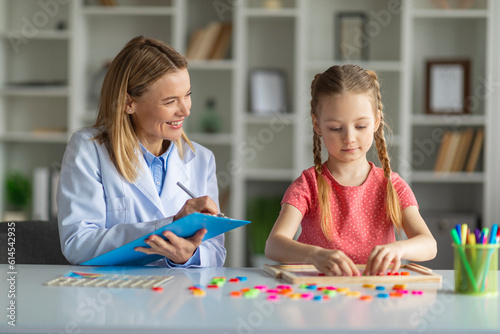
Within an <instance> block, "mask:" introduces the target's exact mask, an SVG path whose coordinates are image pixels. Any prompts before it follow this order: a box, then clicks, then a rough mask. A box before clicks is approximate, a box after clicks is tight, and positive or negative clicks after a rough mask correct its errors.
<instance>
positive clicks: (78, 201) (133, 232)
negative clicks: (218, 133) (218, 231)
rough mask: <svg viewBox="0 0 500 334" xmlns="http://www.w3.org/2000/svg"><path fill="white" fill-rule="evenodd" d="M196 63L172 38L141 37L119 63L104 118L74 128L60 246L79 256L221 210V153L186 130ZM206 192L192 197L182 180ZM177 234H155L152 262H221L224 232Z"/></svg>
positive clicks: (74, 258)
mask: <svg viewBox="0 0 500 334" xmlns="http://www.w3.org/2000/svg"><path fill="white" fill-rule="evenodd" d="M190 108H191V84H190V79H189V73H188V70H187V62H186V60H185V59H184V57H182V56H181V55H180V54H179V53H178V52H176V51H175V50H174V49H172V48H171V47H170V46H168V45H167V44H165V43H163V42H161V41H158V40H155V39H151V38H145V37H142V36H141V37H136V38H134V39H132V40H131V41H130V42H129V43H128V44H127V45H126V46H125V47H124V48H123V50H121V51H120V53H119V54H118V55H117V56H116V57H115V59H114V60H113V61H112V63H111V64H110V67H109V69H108V71H107V73H106V77H105V79H104V83H103V87H102V91H101V96H100V101H99V112H98V116H97V121H96V123H95V124H94V126H93V127H91V128H86V129H82V130H80V131H77V132H76V133H74V134H73V136H72V138H71V140H70V142H69V144H68V146H67V149H66V152H65V154H64V158H63V163H62V169H61V178H60V183H59V190H58V199H57V202H58V208H59V212H58V221H59V231H60V236H61V247H62V250H63V253H64V255H65V256H66V258H67V259H68V261H69V262H70V263H72V264H80V263H82V262H85V261H87V260H90V259H92V258H94V257H96V256H98V255H101V254H103V253H106V252H108V251H110V250H113V249H115V248H117V247H120V246H122V245H124V244H126V243H128V242H130V241H132V240H135V239H137V238H138V237H140V236H142V235H145V234H147V233H150V232H152V231H154V230H156V229H158V228H159V227H161V226H157V225H156V224H155V223H152V221H155V220H158V219H162V218H168V219H167V223H168V222H171V221H173V220H176V219H179V218H181V217H183V216H185V215H187V214H190V213H193V212H207V213H212V214H215V213H218V212H219V209H218V188H217V180H216V176H215V158H214V156H213V154H212V152H210V151H209V150H208V149H206V148H204V147H202V146H200V145H198V144H196V143H194V142H190V141H189V139H188V137H187V136H186V134H185V133H184V131H183V129H182V125H183V121H184V119H185V118H186V117H188V116H189V114H190ZM177 182H181V183H183V184H184V185H185V186H186V187H187V188H189V189H190V190H191V191H192V192H193V193H195V194H197V195H198V196H200V197H199V198H195V199H191V198H190V197H189V196H188V195H187V194H186V193H185V192H184V191H183V190H182V189H180V188H179V187H178V186H177V185H176V183H177ZM205 233H206V229H202V230H199V231H198V232H197V233H196V234H195V235H194V236H193V237H191V238H180V237H177V236H176V235H175V234H173V233H172V232H165V234H164V237H165V238H162V237H160V236H151V237H150V238H149V239H148V240H147V244H148V245H149V246H150V247H139V248H137V249H136V251H141V252H144V253H147V254H159V255H161V256H162V258H161V259H160V260H158V261H156V262H154V263H152V264H151V265H158V266H168V267H208V266H222V265H223V264H224V260H225V257H226V250H225V248H224V236H223V235H220V236H218V237H215V238H212V239H209V240H206V241H204V242H202V239H203V236H204V235H205Z"/></svg>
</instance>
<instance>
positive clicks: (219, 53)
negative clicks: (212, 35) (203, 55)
mask: <svg viewBox="0 0 500 334" xmlns="http://www.w3.org/2000/svg"><path fill="white" fill-rule="evenodd" d="M232 31H233V24H232V23H231V22H227V23H224V24H223V25H222V28H221V30H220V33H219V35H218V36H217V40H216V41H215V45H214V47H213V48H212V51H211V52H210V55H209V56H208V58H209V59H216V60H218V59H224V57H225V56H226V54H227V52H228V50H229V45H230V44H231V34H232Z"/></svg>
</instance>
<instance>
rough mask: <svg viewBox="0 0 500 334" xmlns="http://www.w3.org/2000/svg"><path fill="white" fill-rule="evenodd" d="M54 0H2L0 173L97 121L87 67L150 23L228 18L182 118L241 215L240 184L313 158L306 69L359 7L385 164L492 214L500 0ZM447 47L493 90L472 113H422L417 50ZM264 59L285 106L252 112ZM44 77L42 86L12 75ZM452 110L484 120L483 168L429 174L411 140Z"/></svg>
mask: <svg viewBox="0 0 500 334" xmlns="http://www.w3.org/2000/svg"><path fill="white" fill-rule="evenodd" d="M449 2H450V4H451V5H452V6H454V4H455V3H456V1H455V0H449ZM55 3H57V4H58V5H57V8H55V7H51V8H46V7H43V6H42V5H41V4H40V3H39V2H38V1H34V0H15V1H14V0H0V38H1V39H2V43H1V44H0V161H1V163H0V182H1V184H2V185H3V181H4V175H5V173H6V171H8V170H11V169H19V170H21V171H23V172H24V173H26V174H27V175H31V174H32V173H33V170H34V168H35V167H38V166H50V165H51V164H57V163H58V162H60V160H61V158H62V154H63V152H64V149H65V144H66V142H67V140H68V138H69V136H70V135H71V133H72V132H73V131H75V130H76V129H78V128H80V127H83V126H87V125H90V124H92V123H93V122H94V119H95V115H96V113H95V110H96V104H97V101H96V95H97V94H98V92H99V84H100V83H99V80H98V79H96V73H98V72H99V70H100V69H102V68H103V66H104V64H105V63H106V61H108V60H110V59H112V58H113V57H114V56H115V55H116V54H117V53H118V51H119V50H120V49H121V48H122V47H123V45H124V44H125V43H126V42H127V41H128V40H130V39H131V38H132V37H135V36H137V35H141V34H142V35H146V36H150V37H155V38H158V39H161V40H163V41H165V42H167V43H170V44H171V45H172V46H173V47H174V48H176V49H177V50H179V51H180V52H181V53H185V51H186V49H187V43H188V41H189V37H190V35H191V33H192V32H193V31H194V30H195V29H198V28H201V27H204V26H206V25H207V24H208V23H210V22H213V21H232V22H233V32H232V33H233V35H232V46H231V50H230V52H229V56H228V57H227V58H226V59H223V60H213V61H212V60H193V61H189V71H190V75H191V83H192V86H193V93H194V94H193V108H192V113H191V116H190V117H189V120H188V121H187V122H186V132H187V133H188V135H189V137H190V138H191V139H192V140H194V141H197V142H199V143H201V144H203V145H205V146H207V147H208V148H210V149H211V150H213V151H214V153H215V155H216V158H217V173H218V174H217V175H218V179H219V184H220V193H221V203H222V202H224V203H222V204H223V207H222V210H223V211H224V212H225V213H226V214H228V215H230V216H232V217H235V218H242V219H244V218H246V217H247V203H248V200H249V199H250V198H252V197H253V196H264V195H266V196H267V195H275V196H282V195H283V193H284V191H285V190H286V188H287V187H288V185H289V184H290V183H291V182H292V181H293V180H294V179H295V178H296V177H298V176H299V175H300V173H301V172H302V170H304V169H306V168H308V167H310V166H312V164H313V157H312V127H311V125H310V124H311V120H310V110H309V102H310V83H311V81H312V79H313V77H314V75H315V74H316V73H319V72H323V71H325V70H326V69H327V68H328V67H330V66H332V65H334V64H344V63H348V62H349V61H345V60H339V59H336V57H335V52H334V50H335V45H336V43H337V41H336V38H337V37H336V34H335V29H336V27H335V17H336V14H338V13H340V12H363V13H365V14H366V15H367V17H368V20H369V21H368V22H370V24H371V25H370V27H371V29H372V30H371V33H370V39H369V58H368V60H365V61H360V62H357V63H358V64H359V65H360V66H362V67H363V68H365V69H372V70H374V71H376V72H377V74H378V75H379V77H380V81H381V85H382V97H383V102H384V112H385V114H386V117H387V120H388V121H389V124H390V126H391V128H392V130H393V134H392V135H391V136H388V138H387V139H388V142H389V146H390V147H389V149H390V153H391V156H392V162H393V169H394V170H395V171H397V172H398V173H399V174H400V175H402V176H403V178H405V179H406V180H407V181H408V182H409V183H410V184H411V186H412V188H413V189H414V191H415V193H416V195H417V199H418V200H419V203H420V207H421V210H437V209H442V210H444V211H453V212H455V211H456V212H461V211H467V212H468V213H473V214H475V215H477V216H481V217H482V220H483V223H484V224H486V225H489V224H491V223H493V222H494V220H495V218H496V217H498V216H499V215H500V208H499V207H500V206H498V205H497V204H498V202H500V195H499V194H498V191H497V189H500V176H498V175H496V173H495V168H497V166H500V152H499V151H498V146H497V145H496V144H495V143H498V142H500V135H499V134H498V133H497V132H498V131H496V129H495V127H497V126H498V125H500V116H498V115H497V114H498V113H496V112H494V106H495V105H497V104H498V103H500V93H499V92H498V89H495V88H496V87H497V86H498V85H494V83H496V82H500V71H499V70H500V66H499V65H497V64H496V63H495V62H494V61H493V60H494V59H497V58H498V56H499V55H500V47H499V46H497V45H495V43H494V41H496V40H498V37H499V34H498V31H497V30H499V26H498V24H496V23H495V21H498V19H499V18H500V10H499V9H498V7H500V6H498V4H496V3H495V1H492V0H476V1H475V2H474V5H473V7H472V8H469V9H449V10H444V9H439V8H436V7H435V5H434V4H433V3H432V2H431V1H430V0H418V1H416V0H402V1H401V2H397V1H395V0H376V1H374V0H355V1H353V0H282V4H283V8H281V9H272V10H271V9H265V8H263V4H264V3H265V1H264V0H238V1H233V2H230V1H229V2H227V3H226V5H227V6H226V7H224V8H222V9H221V8H217V7H216V5H217V4H216V3H215V2H214V1H212V0H146V1H139V0H117V3H118V6H115V7H103V6H100V5H99V1H97V0H73V1H69V2H67V3H66V2H64V4H59V2H55ZM52 14H53V15H52ZM387 14H388V15H387ZM45 17H46V18H47V19H46V20H45ZM27 22H28V23H27ZM30 24H31V25H30ZM31 26H33V27H34V29H31V30H30V28H32V27H31ZM13 36H18V39H13ZM19 37H20V38H19ZM13 43H14V44H13ZM16 50H17V51H18V52H16ZM457 56H462V57H468V58H470V59H471V60H472V80H473V82H472V92H474V88H475V87H477V85H479V84H481V82H486V83H487V84H488V85H491V87H493V88H492V90H491V91H489V92H491V93H488V94H487V96H484V98H482V99H481V101H479V103H478V105H477V107H476V109H475V110H474V111H473V113H472V114H470V115H467V116H450V117H445V116H436V115H426V114H425V113H424V111H423V106H424V98H425V96H424V79H425V78H424V77H425V74H424V69H425V68H424V60H425V59H427V58H428V57H445V58H452V57H457ZM260 68H277V69H280V70H282V71H283V72H284V73H285V74H286V78H287V90H288V109H287V111H286V113H284V114H275V115H269V116H257V115H254V114H252V112H251V111H250V87H249V80H250V73H251V71H252V70H253V69H260ZM481 80H483V81H481ZM42 81H43V82H44V83H45V86H40V85H31V86H30V85H19V83H23V82H24V83H26V82H32V83H39V82H42ZM16 83H17V84H18V85H14V84H16ZM92 97H93V98H92ZM209 98H213V99H215V101H216V107H217V111H218V113H219V115H220V116H221V118H222V129H221V131H220V133H217V134H206V133H202V132H201V131H200V128H199V124H200V121H201V116H202V113H203V110H204V107H205V103H206V101H207V99H209ZM457 117H458V118H457ZM457 120H458V122H459V123H460V125H459V126H460V127H474V128H478V127H483V128H484V129H485V145H484V154H483V156H482V159H481V160H482V161H481V163H480V165H481V168H480V169H478V170H477V171H475V172H474V173H470V174H467V173H447V174H439V173H437V174H436V173H434V172H433V171H432V166H433V164H434V161H435V157H436V153H435V152H434V153H433V154H430V155H429V156H427V157H426V159H425V161H424V162H423V163H422V164H421V165H417V164H415V161H414V156H415V154H416V152H415V151H416V150H417V149H418V147H417V146H416V144H415V141H417V140H423V139H425V138H426V137H427V136H428V135H429V131H431V130H432V129H433V128H436V127H440V128H443V129H447V128H451V127H453V126H455V124H456V123H457ZM48 130H51V131H48ZM438 144H439V143H436V147H437V146H438ZM436 151H437V149H436ZM374 160H375V161H378V159H376V157H375V158H374ZM0 189H1V190H0V212H2V211H3V210H4V194H3V192H4V191H3V186H2V187H1V188H0ZM227 198H228V199H229V200H228V201H226V200H225V199H227ZM245 234H246V230H245V229H237V230H235V231H231V232H230V233H228V238H227V240H228V241H227V248H228V254H229V256H228V262H227V265H229V266H235V267H236V266H241V265H245V264H247V263H246V258H247V257H246V250H247V248H246V246H245V242H246V240H247V236H246V235H245Z"/></svg>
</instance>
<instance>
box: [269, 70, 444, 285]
mask: <svg viewBox="0 0 500 334" xmlns="http://www.w3.org/2000/svg"><path fill="white" fill-rule="evenodd" d="M311 96H312V99H311V117H312V123H313V128H314V136H313V144H314V148H313V154H314V167H311V168H309V169H307V170H305V171H304V172H302V175H301V176H300V177H299V178H298V179H297V180H295V181H294V182H293V184H292V185H291V186H290V187H289V188H288V190H287V192H286V194H285V196H284V198H283V201H282V208H281V212H280V215H279V217H278V219H277V221H276V223H275V225H274V227H273V230H272V231H271V234H270V235H269V238H268V240H267V244H266V255H267V257H268V258H270V259H272V260H275V261H280V262H310V263H313V264H314V265H315V266H316V268H317V269H318V270H320V271H322V272H323V273H325V274H327V275H349V276H351V275H360V271H359V270H358V268H357V266H356V264H366V269H365V273H366V274H368V275H375V274H383V273H385V272H386V270H387V269H388V268H389V265H390V264H393V267H392V269H391V271H392V272H396V271H397V270H398V269H399V267H400V265H401V260H402V259H408V260H412V261H426V260H430V259H432V258H434V257H435V255H436V241H435V240H434V238H433V237H432V235H431V233H430V231H429V229H428V228H427V225H426V224H425V222H424V220H423V219H422V217H421V215H420V213H419V210H418V205H417V201H416V199H415V196H414V195H413V192H412V191H411V189H410V187H409V186H408V184H406V182H405V181H404V180H403V179H401V177H399V175H398V174H396V173H394V172H392V170H391V166H390V160H389V156H388V154H387V147H386V143H385V138H384V114H383V108H382V107H383V106H382V101H381V95H380V87H379V83H378V80H377V75H376V74H375V73H374V72H372V71H365V70H363V69H362V68H360V67H359V66H356V65H344V66H332V67H331V68H329V69H328V70H327V71H325V72H324V73H321V74H317V75H316V77H315V78H314V80H313V82H312V84H311ZM374 141H375V145H376V147H377V151H378V156H379V159H380V162H381V165H382V168H378V167H376V166H375V165H374V164H373V163H372V162H369V161H368V160H367V158H366V153H367V152H368V150H369V149H370V148H371V146H372V144H373V142H374ZM322 145H324V146H325V147H326V150H327V151H328V159H327V161H326V162H325V163H323V162H322V161H321V148H322ZM299 225H301V226H302V232H301V235H300V236H299V238H298V240H297V241H295V240H293V237H294V235H295V233H296V232H297V229H298V227H299ZM395 229H397V230H399V229H403V230H404V231H405V233H406V235H407V237H408V239H407V240H400V241H396V239H395V233H394V230H395Z"/></svg>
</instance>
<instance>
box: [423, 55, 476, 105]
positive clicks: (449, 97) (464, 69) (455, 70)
mask: <svg viewBox="0 0 500 334" xmlns="http://www.w3.org/2000/svg"><path fill="white" fill-rule="evenodd" d="M469 78H470V61H469V60H467V59H465V60H430V61H427V75H426V99H425V100H426V113H428V114H467V113H470V105H468V104H467V97H468V96H469Z"/></svg>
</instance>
